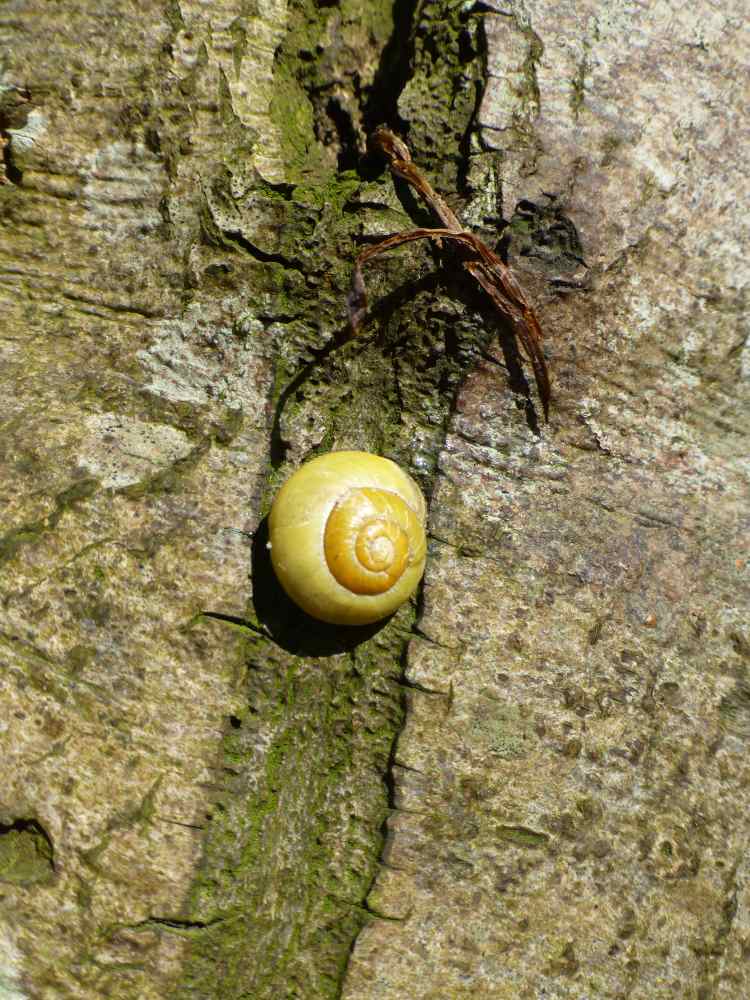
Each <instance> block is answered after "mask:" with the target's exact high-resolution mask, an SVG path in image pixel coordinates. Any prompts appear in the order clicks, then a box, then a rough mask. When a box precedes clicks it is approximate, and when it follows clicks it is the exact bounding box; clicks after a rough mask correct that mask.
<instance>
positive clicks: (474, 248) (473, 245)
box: [347, 127, 550, 419]
mask: <svg viewBox="0 0 750 1000" xmlns="http://www.w3.org/2000/svg"><path fill="white" fill-rule="evenodd" d="M370 142H371V144H372V146H373V148H374V149H376V150H378V151H379V152H380V153H382V154H383V156H385V158H386V159H387V160H388V165H389V166H390V168H391V172H392V173H393V174H394V175H395V176H396V177H401V178H403V180H405V181H406V182H407V183H408V184H411V186H412V187H413V188H414V189H415V190H416V191H418V192H419V194H421V195H422V197H423V198H424V200H425V201H426V202H427V205H428V206H429V207H430V208H431V209H432V211H433V213H434V214H435V215H436V216H437V217H438V219H439V220H440V221H441V222H442V224H443V228H441V229H412V230H409V231H407V232H403V233H396V234H395V235H394V236H388V237H386V238H385V239H384V240H382V241H381V242H380V243H376V244H375V245H373V246H370V247H367V249H366V250H363V251H362V253H360V254H359V256H358V257H357V260H356V262H355V265H354V274H353V275H352V286H351V291H350V292H349V296H348V299H347V305H348V308H349V320H350V322H351V325H352V329H353V330H356V329H357V327H358V326H359V325H360V323H361V322H362V320H363V319H364V317H365V313H366V310H367V296H366V293H365V283H364V278H363V277H362V266H363V265H364V264H365V263H366V262H367V261H368V260H370V258H372V257H376V256H377V255H378V254H381V253H387V251H388V250H392V249H393V248H394V247H397V246H401V244H402V243H408V242H410V241H411V240H423V239H428V240H434V241H435V243H437V244H438V246H440V245H441V244H442V242H443V240H446V241H448V242H450V243H453V244H454V245H456V247H457V248H458V249H459V253H460V255H461V264H462V265H463V267H464V268H465V269H466V270H467V271H468V272H469V274H471V275H473V277H474V278H476V280H477V281H478V282H479V284H480V285H481V286H482V288H483V289H484V290H485V292H486V293H487V295H489V297H490V299H491V300H492V302H493V304H494V306H495V308H496V309H497V311H498V312H499V313H500V314H501V316H503V317H505V318H506V319H507V320H508V321H509V322H510V324H511V326H512V328H513V332H514V334H515V336H516V338H517V339H518V341H519V342H520V344H521V346H522V348H523V351H524V353H525V354H526V356H527V358H528V359H529V361H530V362H531V367H532V369H533V370H534V378H535V379H536V384H537V389H538V390H539V397H540V399H541V402H542V409H543V410H544V417H545V419H547V418H548V416H549V401H550V383H549V374H548V372H547V363H546V361H545V360H544V354H543V353H542V331H541V328H540V326H539V321H538V320H537V318H536V314H535V312H534V310H533V308H532V306H531V304H530V303H529V300H528V299H527V298H526V294H525V292H524V291H523V289H522V288H521V286H520V284H519V283H518V281H516V278H515V276H514V274H513V272H512V271H511V269H510V268H509V267H508V266H507V265H505V264H504V263H503V262H502V261H501V260H500V258H499V257H498V256H497V254H496V253H493V251H492V250H490V248H489V247H488V246H487V245H486V244H485V243H483V242H482V241H481V240H480V239H479V238H478V237H477V236H475V235H474V234H473V233H469V232H466V230H464V228H463V227H462V226H461V223H460V222H459V221H458V218H457V217H456V215H455V214H454V213H453V212H452V211H451V209H450V208H449V207H448V206H447V205H446V203H445V202H444V201H443V199H442V198H441V197H440V195H439V194H438V193H437V191H435V190H434V189H433V188H432V186H431V185H430V183H429V182H428V181H427V180H426V179H425V178H424V177H423V176H422V175H421V174H420V172H419V171H418V170H417V168H416V167H415V166H414V164H413V163H412V159H411V154H410V153H409V149H408V147H407V145H406V143H405V142H403V141H402V140H401V139H399V138H398V136H396V135H394V133H393V132H391V131H390V129H387V128H384V127H381V128H378V129H376V130H375V132H374V133H373V135H372V136H371V139H370Z"/></svg>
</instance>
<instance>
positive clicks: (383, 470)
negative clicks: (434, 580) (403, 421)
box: [268, 451, 427, 625]
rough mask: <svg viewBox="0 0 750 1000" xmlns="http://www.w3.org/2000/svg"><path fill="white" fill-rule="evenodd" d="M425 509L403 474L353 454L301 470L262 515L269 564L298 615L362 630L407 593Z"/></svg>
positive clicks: (324, 458)
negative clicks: (265, 520)
mask: <svg viewBox="0 0 750 1000" xmlns="http://www.w3.org/2000/svg"><path fill="white" fill-rule="evenodd" d="M425 515H426V504H425V500H424V497H423V496H422V493H421V491H420V489H419V487H418V486H417V484H416V483H415V482H414V480H413V479H412V478H411V477H410V476H409V475H407V473H406V472H404V471H403V469H400V468H399V467H398V466H397V465H396V464H395V463H394V462H391V461H390V459H387V458H383V457H381V456H379V455H370V454H368V453H367V452H361V451H334V452H328V454H326V455H319V456H318V457H317V458H313V459H311V460H310V461H309V462H306V463H305V464H304V465H302V466H301V467H300V468H299V469H297V471H296V472H295V473H294V474H293V475H292V476H290V477H289V479H287V481H286V482H285V483H284V485H283V486H282V487H281V489H280V490H279V492H278V494H277V495H276V498H275V500H274V502H273V505H272V507H271V511H270V513H269V515H268V529H269V545H270V551H271V562H272V563H273V568H274V570H275V572H276V576H277V577H278V579H279V581H280V583H281V585H282V587H283V588H284V590H285V591H286V592H287V594H288V595H289V597H291V599H292V600H293V601H295V602H296V603H297V604H298V605H299V606H300V607H301V608H302V609H303V610H304V611H306V612H307V613H308V614H310V615H312V616H313V617H315V618H319V619H320V620H321V621H324V622H330V623H331V624H333V625H367V624H369V623H371V622H376V621H379V620H380V619H382V618H386V617H387V616H388V615H390V614H392V613H393V612H394V611H395V610H396V609H397V608H398V607H399V606H400V605H401V604H403V603H404V601H407V600H408V599H409V597H410V596H411V595H412V594H413V593H414V591H415V590H416V588H417V586H418V585H419V581H420V579H421V578H422V573H423V572H424V567H425V560H426V558H427V539H426V537H425Z"/></svg>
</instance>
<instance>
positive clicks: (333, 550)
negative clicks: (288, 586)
mask: <svg viewBox="0 0 750 1000" xmlns="http://www.w3.org/2000/svg"><path fill="white" fill-rule="evenodd" d="M420 533H421V532H420V524H419V519H418V518H417V515H416V514H415V513H414V511H413V510H412V509H411V507H409V506H408V505H407V504H406V503H405V502H404V501H403V500H402V499H401V497H400V496H398V495H397V494H396V493H390V492H388V491H387V490H380V489H373V488H372V487H362V488H361V489H358V490H352V491H351V492H350V493H348V494H347V495H346V496H344V497H342V498H341V499H340V500H339V501H338V502H337V503H336V505H335V506H334V508H333V510H332V511H331V513H330V514H329V515H328V520H327V521H326V529H325V535H324V536H323V550H324V552H325V554H326V562H327V563H328V568H329V569H330V571H331V573H332V574H333V576H334V577H335V578H336V580H338V582H339V583H340V584H341V586H342V587H346V589H347V590H350V591H351V592H352V593H353V594H382V593H384V591H386V590H389V589H390V588H391V587H392V586H393V585H394V584H395V583H396V582H397V581H398V580H399V579H400V578H401V576H402V574H403V572H404V570H405V569H406V567H407V566H408V565H409V562H410V560H411V561H413V560H414V555H415V553H414V545H413V542H410V539H412V540H416V539H418V538H419V536H420Z"/></svg>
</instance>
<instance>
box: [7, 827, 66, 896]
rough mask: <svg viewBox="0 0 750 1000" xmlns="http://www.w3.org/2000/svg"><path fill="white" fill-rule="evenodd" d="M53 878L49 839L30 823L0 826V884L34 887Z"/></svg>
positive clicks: (39, 828)
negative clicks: (7, 883) (8, 883)
mask: <svg viewBox="0 0 750 1000" xmlns="http://www.w3.org/2000/svg"><path fill="white" fill-rule="evenodd" d="M53 877H54V862H53V850H52V844H51V842H50V840H49V837H47V835H46V834H45V833H44V831H43V830H42V828H41V827H40V826H39V824H38V823H36V822H35V821H34V820H16V821H15V822H14V823H12V824H11V825H9V826H3V825H0V882H10V883H12V884H13V885H24V886H26V885H38V884H39V883H43V882H49V881H50V880H51V879H52V878H53Z"/></svg>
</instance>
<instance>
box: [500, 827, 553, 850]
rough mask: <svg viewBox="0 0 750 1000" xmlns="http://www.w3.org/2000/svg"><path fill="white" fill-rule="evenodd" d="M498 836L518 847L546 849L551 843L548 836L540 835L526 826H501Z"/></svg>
mask: <svg viewBox="0 0 750 1000" xmlns="http://www.w3.org/2000/svg"><path fill="white" fill-rule="evenodd" d="M497 836H498V837H499V838H500V840H506V841H507V842H508V843H509V844H515V845H516V847H544V846H545V845H546V844H547V843H548V841H549V835H548V834H546V833H538V832H537V831H536V830H530V829H529V828H528V827H526V826H501V827H500V828H499V829H498V830H497Z"/></svg>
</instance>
